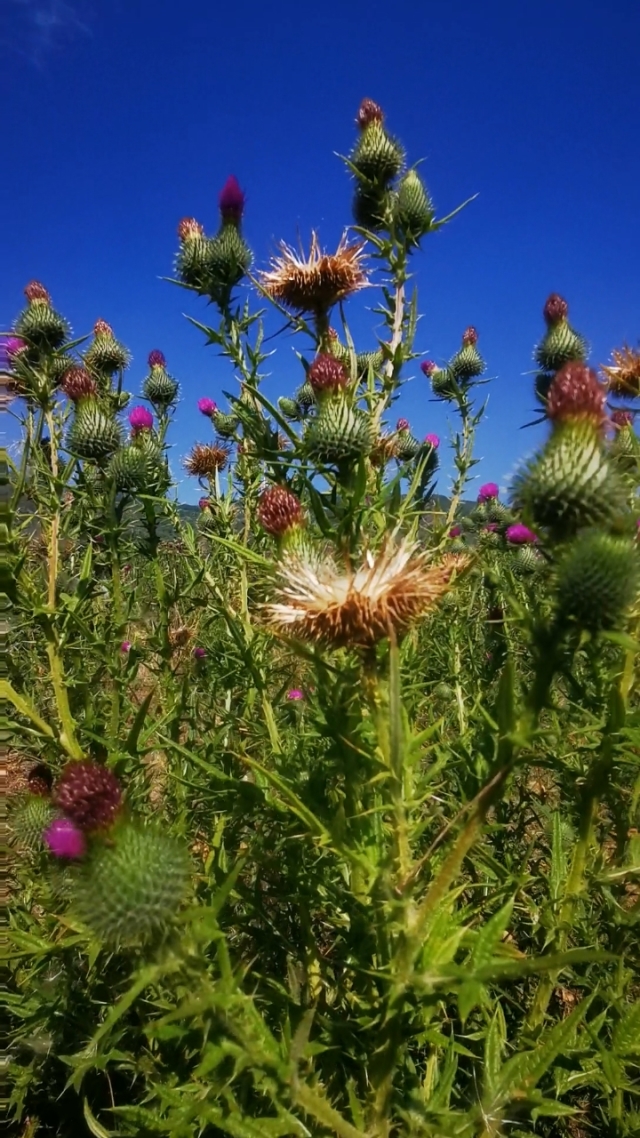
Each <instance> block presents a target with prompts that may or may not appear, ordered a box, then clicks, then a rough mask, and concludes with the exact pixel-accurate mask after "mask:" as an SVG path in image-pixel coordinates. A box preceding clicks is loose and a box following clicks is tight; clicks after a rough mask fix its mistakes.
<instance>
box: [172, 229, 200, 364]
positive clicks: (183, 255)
mask: <svg viewBox="0 0 640 1138" xmlns="http://www.w3.org/2000/svg"><path fill="white" fill-rule="evenodd" d="M178 237H179V239H180V250H179V252H178V256H177V258H176V273H177V275H178V277H179V278H180V280H181V281H183V282H184V284H186V285H190V286H191V288H195V289H198V291H200V292H202V291H203V289H204V285H205V282H206V277H207V254H208V251H209V242H208V240H207V238H206V237H205V235H204V229H203V227H202V225H200V222H199V221H196V219H195V217H184V218H183V219H182V221H181V222H180V224H179V225H178ZM162 366H164V365H162Z"/></svg>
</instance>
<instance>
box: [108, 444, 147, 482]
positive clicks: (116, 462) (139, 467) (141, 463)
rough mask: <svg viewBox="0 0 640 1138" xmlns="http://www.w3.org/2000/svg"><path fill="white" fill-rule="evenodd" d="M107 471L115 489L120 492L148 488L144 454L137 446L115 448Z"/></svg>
mask: <svg viewBox="0 0 640 1138" xmlns="http://www.w3.org/2000/svg"><path fill="white" fill-rule="evenodd" d="M107 472H108V475H109V477H110V478H112V479H113V481H114V483H115V487H116V490H118V491H120V492H121V493H125V494H131V493H135V492H136V491H143V490H145V489H149V485H148V479H147V462H146V458H145V454H144V452H143V451H142V450H140V449H139V448H138V447H135V446H128V447H122V448H121V449H120V450H117V451H116V453H115V454H114V456H113V458H112V459H111V461H110V463H109V466H108V470H107Z"/></svg>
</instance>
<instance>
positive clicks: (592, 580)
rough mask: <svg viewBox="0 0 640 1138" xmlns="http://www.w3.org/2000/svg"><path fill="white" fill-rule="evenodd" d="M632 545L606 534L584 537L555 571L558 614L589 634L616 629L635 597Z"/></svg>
mask: <svg viewBox="0 0 640 1138" xmlns="http://www.w3.org/2000/svg"><path fill="white" fill-rule="evenodd" d="M639 583H640V558H639V555H638V551H637V549H636V548H635V545H634V544H633V543H632V542H631V541H629V540H628V539H625V538H620V537H612V536H611V535H610V534H606V533H598V532H591V533H584V534H581V535H580V537H578V538H577V540H576V541H575V542H574V543H573V544H572V545H571V546H570V547H569V549H568V551H567V554H566V556H565V558H564V560H563V561H562V562H561V564H560V567H559V569H558V594H557V603H558V614H559V616H560V619H561V620H571V621H575V622H576V623H577V624H579V625H580V627H581V628H584V629H587V630H588V631H590V632H606V631H609V630H612V629H616V628H620V627H621V626H622V625H623V624H624V621H625V617H626V614H627V612H628V610H629V609H630V607H631V605H632V604H633V603H634V601H635V599H636V597H637V595H638V585H639Z"/></svg>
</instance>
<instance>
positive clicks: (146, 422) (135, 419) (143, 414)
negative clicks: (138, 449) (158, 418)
mask: <svg viewBox="0 0 640 1138" xmlns="http://www.w3.org/2000/svg"><path fill="white" fill-rule="evenodd" d="M129 426H130V427H131V430H132V432H133V434H134V435H138V434H140V432H141V431H150V430H151V428H152V427H153V415H152V414H151V412H150V411H149V410H148V408H146V407H133V408H132V409H131V411H130V412H129Z"/></svg>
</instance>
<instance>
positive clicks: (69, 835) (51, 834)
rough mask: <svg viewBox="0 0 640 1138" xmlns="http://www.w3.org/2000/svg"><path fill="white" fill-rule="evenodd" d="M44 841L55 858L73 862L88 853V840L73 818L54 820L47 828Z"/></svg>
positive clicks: (43, 837)
mask: <svg viewBox="0 0 640 1138" xmlns="http://www.w3.org/2000/svg"><path fill="white" fill-rule="evenodd" d="M42 839H43V841H44V843H45V845H47V846H48V847H49V849H50V850H51V853H52V854H53V856H54V857H59V858H64V859H65V860H69V861H70V860H72V859H76V858H79V857H82V855H83V854H84V853H85V852H86V849H87V840H86V838H85V836H84V834H83V832H82V830H81V829H80V827H79V826H77V825H76V823H75V822H72V820H71V818H54V819H53V822H51V823H50V824H49V826H47V828H46V830H45V831H44V833H43V835H42Z"/></svg>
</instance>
